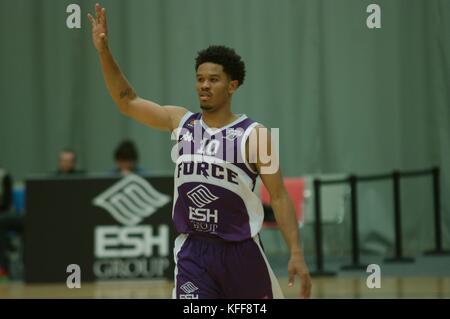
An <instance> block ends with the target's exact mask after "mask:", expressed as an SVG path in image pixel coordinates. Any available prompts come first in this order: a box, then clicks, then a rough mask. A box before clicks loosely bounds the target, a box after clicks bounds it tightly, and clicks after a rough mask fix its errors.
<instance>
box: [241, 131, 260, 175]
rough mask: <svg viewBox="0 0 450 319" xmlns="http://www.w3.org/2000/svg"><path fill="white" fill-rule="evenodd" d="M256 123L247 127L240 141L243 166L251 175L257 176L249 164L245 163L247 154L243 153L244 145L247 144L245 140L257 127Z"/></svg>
mask: <svg viewBox="0 0 450 319" xmlns="http://www.w3.org/2000/svg"><path fill="white" fill-rule="evenodd" d="M258 124H259V123H258V122H254V123H252V124H251V125H249V127H247V129H246V130H245V132H244V135H243V136H242V140H241V154H242V157H243V158H242V160H243V161H244V163H245V166H247V168H248V169H249V170H250V172H252V173H253V174H258V172H257V171H255V170H254V169H253V168H252V167H251V166H250V164H249V162H248V161H247V154H246V151H245V143H246V142H247V138H248V136H249V135H250V133H251V132H252V129H253V128H254V127H255V126H256V125H258Z"/></svg>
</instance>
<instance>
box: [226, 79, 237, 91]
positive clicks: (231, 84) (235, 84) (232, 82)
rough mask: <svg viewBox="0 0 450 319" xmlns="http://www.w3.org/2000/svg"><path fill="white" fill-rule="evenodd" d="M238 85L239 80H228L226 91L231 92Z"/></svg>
mask: <svg viewBox="0 0 450 319" xmlns="http://www.w3.org/2000/svg"><path fill="white" fill-rule="evenodd" d="M238 87H239V81H238V80H232V81H230V83H229V84H228V93H230V94H233V93H234V91H236V90H237V88H238Z"/></svg>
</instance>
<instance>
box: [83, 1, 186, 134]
mask: <svg viewBox="0 0 450 319" xmlns="http://www.w3.org/2000/svg"><path fill="white" fill-rule="evenodd" d="M105 11H106V10H105V8H102V7H101V6H100V5H99V4H98V3H97V4H96V5H95V13H96V17H95V18H94V17H92V16H91V15H90V14H88V18H89V21H90V22H91V24H92V41H93V42H94V46H95V48H96V49H97V51H98V54H99V57H100V62H101V65H102V70H103V77H104V79H105V83H106V86H107V88H108V91H109V93H110V95H111V97H112V99H113V100H114V102H115V103H116V105H117V106H118V107H119V109H120V111H121V112H122V113H123V114H125V115H128V116H130V117H132V118H133V119H135V120H136V121H138V122H141V123H143V124H146V125H148V126H150V127H153V128H156V129H160V130H165V131H172V130H174V129H175V128H177V127H178V124H179V123H180V120H181V118H182V117H183V116H184V115H185V114H186V112H187V110H186V109H185V108H183V107H180V106H161V105H159V104H157V103H155V102H152V101H148V100H145V99H143V98H141V97H139V96H138V95H137V94H136V92H135V91H134V90H133V88H132V87H131V85H130V83H129V82H128V81H127V79H126V78H125V76H124V75H123V73H122V71H121V70H120V68H119V66H118V65H117V63H116V61H115V60H114V58H113V56H112V54H111V52H110V50H109V47H108V29H107V24H106V12H105Z"/></svg>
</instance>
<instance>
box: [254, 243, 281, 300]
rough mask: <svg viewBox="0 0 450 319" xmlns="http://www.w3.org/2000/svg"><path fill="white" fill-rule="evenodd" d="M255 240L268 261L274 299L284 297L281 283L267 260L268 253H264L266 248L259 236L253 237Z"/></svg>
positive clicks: (267, 265)
mask: <svg viewBox="0 0 450 319" xmlns="http://www.w3.org/2000/svg"><path fill="white" fill-rule="evenodd" d="M253 240H254V241H255V243H256V245H257V246H258V248H259V251H260V253H261V255H262V257H263V258H264V261H265V262H266V267H267V271H268V272H269V277H270V283H271V286H272V295H273V299H284V295H283V291H282V290H281V287H280V283H279V282H278V279H277V277H276V276H275V274H274V272H273V270H272V267H270V264H269V261H268V260H267V258H266V254H265V253H264V250H263V249H262V247H261V244H260V242H259V238H258V236H255V237H253Z"/></svg>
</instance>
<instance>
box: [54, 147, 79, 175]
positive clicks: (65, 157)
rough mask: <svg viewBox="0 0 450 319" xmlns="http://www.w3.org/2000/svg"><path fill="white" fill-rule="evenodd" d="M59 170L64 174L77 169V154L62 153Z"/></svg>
mask: <svg viewBox="0 0 450 319" xmlns="http://www.w3.org/2000/svg"><path fill="white" fill-rule="evenodd" d="M58 166H59V170H60V171H61V172H63V173H67V172H70V171H71V170H73V169H75V154H74V153H72V152H62V153H61V154H59V162H58Z"/></svg>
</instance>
